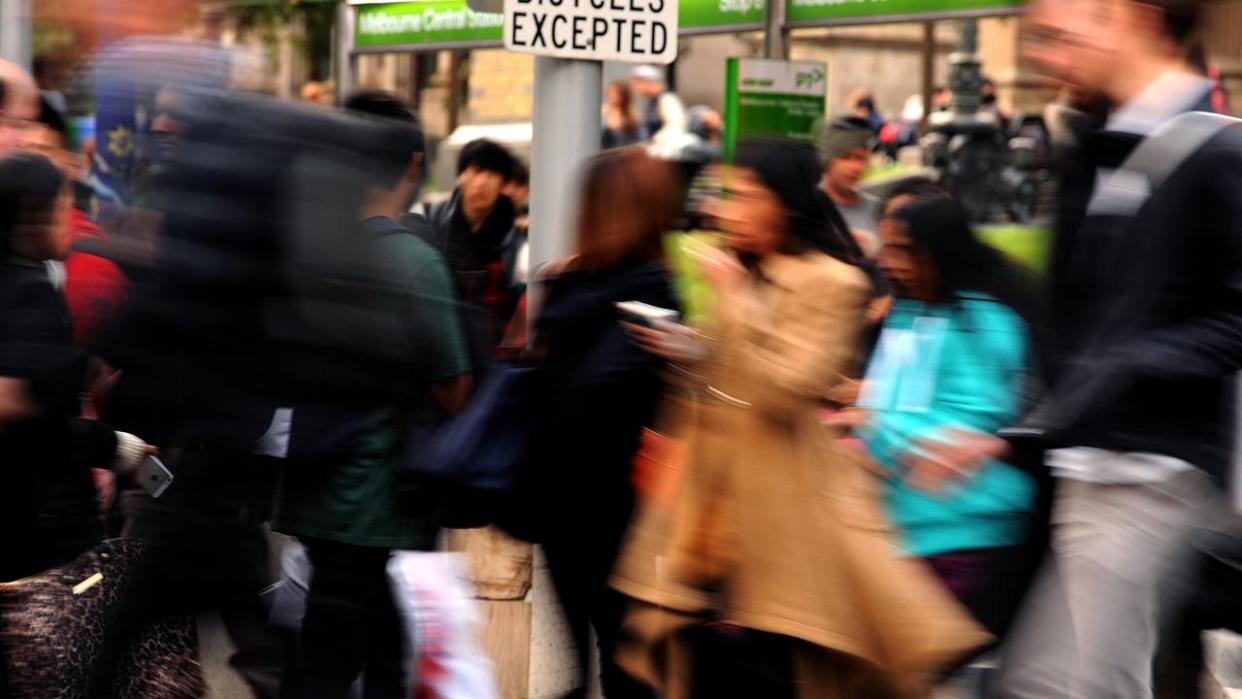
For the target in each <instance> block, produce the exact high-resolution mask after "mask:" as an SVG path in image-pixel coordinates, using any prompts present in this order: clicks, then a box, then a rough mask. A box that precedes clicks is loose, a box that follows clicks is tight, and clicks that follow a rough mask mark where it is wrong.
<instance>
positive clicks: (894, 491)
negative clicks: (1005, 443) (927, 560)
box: [859, 293, 1035, 556]
mask: <svg viewBox="0 0 1242 699" xmlns="http://www.w3.org/2000/svg"><path fill="white" fill-rule="evenodd" d="M1027 349H1028V340H1027V333H1026V328H1025V326H1024V325H1023V322H1022V319H1021V318H1019V317H1018V315H1017V314H1016V313H1014V312H1013V311H1012V310H1011V309H1009V308H1008V307H1007V306H1005V305H1004V304H1001V303H999V302H997V301H996V300H995V299H993V298H991V297H989V296H986V295H984V294H977V293H970V294H966V295H962V296H959V298H958V299H957V300H956V301H955V302H954V303H946V304H934V305H933V304H924V303H921V302H917V301H908V300H901V301H898V302H897V303H896V305H895V306H894V307H893V310H892V313H890V314H889V317H888V319H887V320H886V321H885V323H884V331H883V333H882V334H881V336H880V342H879V345H878V347H877V350H876V353H875V355H874V357H873V358H872V361H871V364H870V366H869V367H868V370H867V377H866V381H865V382H864V386H863V395H862V396H861V398H860V401H859V402H860V404H861V405H862V406H863V407H866V408H869V409H870V411H871V415H870V417H869V420H868V423H867V424H866V425H865V426H864V427H863V429H862V432H861V436H862V437H863V439H864V441H865V442H866V444H867V448H868V451H870V453H871V455H872V457H873V458H874V459H875V460H876V461H877V462H878V463H879V464H880V465H881V466H882V467H884V468H885V469H886V470H887V473H888V475H889V478H888V481H887V483H886V491H885V493H884V497H885V500H886V504H887V507H888V512H889V515H890V516H891V517H892V518H893V521H894V523H895V524H896V525H897V526H898V527H899V529H900V530H901V533H902V536H903V543H904V545H905V548H906V549H907V550H908V551H909V552H910V553H911V554H913V555H916V556H932V555H935V554H939V553H947V552H950V551H966V550H972V549H982V548H993V547H1000V546H1012V545H1016V544H1018V543H1020V542H1021V541H1022V540H1023V538H1024V536H1025V534H1026V522H1027V515H1028V513H1029V512H1030V511H1031V509H1032V507H1033V505H1034V500H1035V485H1034V482H1033V481H1032V479H1031V478H1030V476H1028V475H1027V474H1025V473H1023V472H1022V471H1020V470H1018V469H1016V468H1013V467H1012V466H1009V465H1006V464H1003V463H1001V462H999V461H994V460H992V461H988V462H987V463H985V464H984V465H983V466H982V467H981V468H980V469H979V470H978V471H976V472H975V473H974V474H972V475H971V476H970V477H969V478H968V479H966V480H957V481H953V482H952V483H950V484H947V485H946V487H945V489H944V490H942V491H941V492H939V493H928V492H926V491H923V490H919V489H917V488H914V487H912V486H910V485H909V484H907V482H906V476H907V469H906V468H905V467H904V466H903V465H902V463H901V457H902V456H903V455H904V454H906V453H907V452H909V451H910V450H911V449H913V448H914V445H915V443H916V442H920V441H924V440H935V439H937V438H938V436H939V435H942V434H943V433H944V432H945V431H946V430H951V429H967V430H977V431H980V432H987V433H991V432H995V431H996V430H997V429H999V428H1001V427H1004V426H1006V425H1011V424H1013V423H1014V421H1015V420H1016V419H1017V418H1018V411H1019V403H1020V401H1021V396H1022V381H1023V379H1024V375H1025V367H1026V356H1027Z"/></svg>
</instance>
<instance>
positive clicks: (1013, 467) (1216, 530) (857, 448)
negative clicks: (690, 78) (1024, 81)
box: [0, 0, 1242, 699]
mask: <svg viewBox="0 0 1242 699" xmlns="http://www.w3.org/2000/svg"><path fill="white" fill-rule="evenodd" d="M1200 9H1201V8H1200V4H1199V3H1196V2H1191V1H1189V0H1119V1H1114V0H1035V1H1034V2H1033V3H1032V6H1031V8H1030V10H1029V14H1028V16H1027V18H1026V20H1025V22H1026V25H1027V26H1028V27H1029V28H1030V35H1029V37H1028V38H1027V39H1026V44H1025V46H1024V51H1025V52H1026V54H1027V56H1028V57H1029V58H1030V59H1031V60H1032V61H1033V62H1034V63H1035V64H1036V65H1038V66H1040V67H1041V68H1042V69H1043V70H1044V71H1045V72H1046V73H1047V74H1048V76H1049V77H1050V78H1051V79H1053V80H1055V81H1057V83H1058V84H1059V85H1060V86H1061V88H1062V93H1061V94H1062V96H1061V98H1060V99H1059V101H1058V104H1057V105H1056V107H1057V109H1056V110H1054V113H1055V114H1056V115H1058V117H1059V118H1060V119H1062V122H1060V123H1059V125H1058V128H1055V129H1053V132H1054V133H1055V134H1058V136H1059V139H1058V143H1057V148H1058V152H1057V157H1056V163H1057V166H1058V173H1057V174H1058V178H1059V182H1060V187H1059V196H1058V202H1057V215H1056V220H1055V222H1054V244H1053V246H1052V252H1051V257H1050V259H1049V261H1048V264H1047V267H1046V268H1041V269H1033V268H1028V267H1025V266H1023V265H1022V264H1020V263H1018V262H1016V261H1015V260H1013V259H1011V258H1009V257H1008V256H1006V255H1005V254H1003V253H1002V252H1000V251H998V250H997V249H995V248H993V247H990V246H988V245H986V244H984V243H983V242H981V241H980V239H979V238H978V237H977V236H976V234H975V232H974V230H973V229H972V226H971V223H970V221H971V217H970V216H969V212H967V211H966V210H965V209H964V208H963V206H962V205H961V204H960V203H959V201H958V199H957V198H956V197H955V195H954V193H953V192H952V191H948V190H947V189H945V188H944V187H942V186H941V185H939V184H937V183H936V182H934V181H931V180H928V179H923V178H913V179H908V180H906V181H904V182H902V183H900V184H899V185H898V186H896V187H895V188H893V189H892V190H891V191H889V192H887V193H886V195H885V196H884V197H883V198H877V197H874V196H872V195H871V194H868V193H867V192H864V191H862V190H861V186H860V182H861V180H862V177H863V174H864V172H865V170H866V168H867V162H868V158H869V156H870V153H871V152H872V150H873V148H874V147H875V144H876V143H877V139H879V138H880V137H881V132H882V131H883V129H884V127H883V124H882V120H880V119H878V118H877V113H876V110H875V108H874V104H873V103H871V101H870V100H869V99H860V100H858V105H857V106H858V109H857V112H856V113H849V114H843V115H840V116H838V117H835V118H830V119H827V120H825V121H824V123H823V124H821V125H820V126H819V128H818V129H817V131H816V134H815V138H814V143H813V144H805V143H798V142H794V141H790V140H784V139H774V138H773V139H757V140H752V141H748V142H743V143H740V144H738V145H737V147H736V149H735V152H734V157H733V158H732V161H731V162H729V163H723V162H720V161H719V157H718V154H717V155H715V156H711V155H709V156H707V157H704V158H699V156H698V155H697V154H698V153H699V151H695V153H696V155H695V156H694V157H693V158H692V160H694V162H695V164H696V167H693V168H687V167H684V166H683V165H684V163H683V164H678V163H674V162H671V161H669V160H667V159H664V158H662V157H660V156H661V155H665V154H667V153H668V152H670V151H667V150H666V149H665V148H664V147H663V146H667V147H669V148H672V149H673V150H675V151H676V152H678V153H681V154H684V153H685V152H686V150H685V146H686V144H687V143H688V141H685V140H684V139H682V138H681V136H682V135H684V134H688V133H693V134H694V135H695V137H696V138H697V139H698V142H696V144H695V147H696V148H697V147H699V146H702V145H704V144H708V145H711V144H714V143H718V141H719V133H720V129H721V124H720V118H719V115H717V114H715V113H708V112H706V111H704V110H696V109H692V110H688V111H687V110H686V109H685V108H684V106H683V105H682V104H681V101H680V100H679V99H678V98H677V97H676V95H675V94H673V93H672V92H671V91H670V90H669V89H668V87H667V85H666V83H665V82H664V80H663V75H662V74H661V73H660V71H659V70H657V69H655V68H651V67H648V66H642V67H639V68H637V69H635V70H634V72H633V75H632V79H631V80H630V81H629V82H628V83H626V82H619V83H614V84H612V85H610V86H609V87H608V97H607V102H606V104H605V105H604V112H603V124H604V128H605V133H604V135H603V145H604V146H605V147H606V148H605V150H603V151H602V152H601V153H599V154H598V155H595V156H593V157H591V158H589V159H588V160H587V161H586V162H584V163H582V164H581V165H580V168H579V171H578V172H579V176H578V178H577V183H578V187H579V190H578V192H577V196H576V199H575V201H576V204H575V209H574V210H572V211H565V212H562V215H563V216H565V217H566V219H567V220H569V221H571V222H572V223H571V229H572V231H573V234H574V240H573V244H572V252H571V253H570V254H568V255H567V256H565V257H562V258H558V259H554V260H550V261H542V260H539V261H535V260H532V259H531V257H530V251H529V244H528V238H529V236H531V235H534V236H538V235H539V234H540V232H539V231H538V230H536V231H529V232H528V230H527V228H528V226H527V221H526V211H527V209H528V202H527V200H528V192H529V180H530V173H529V170H528V168H527V166H526V165H525V164H524V163H523V162H521V160H520V159H519V158H518V157H516V156H515V155H514V154H513V153H512V152H510V151H509V150H508V149H506V148H505V147H504V146H502V145H500V144H498V143H495V142H492V141H489V140H478V141H474V142H471V143H469V144H467V145H465V146H464V147H463V148H462V149H461V150H460V152H459V153H458V154H457V162H456V175H457V179H456V183H455V187H454V189H453V191H452V193H451V195H450V196H449V197H448V198H447V199H445V200H443V201H440V202H437V203H425V202H421V201H420V197H421V194H422V190H423V183H424V178H425V174H426V171H427V166H428V162H427V158H428V153H427V151H428V149H427V145H426V139H425V136H424V134H423V132H422V130H421V128H420V126H419V123H418V120H417V119H416V118H415V116H414V115H413V113H412V112H411V110H410V109H409V107H408V106H407V105H406V104H404V103H403V101H402V100H401V99H400V98H398V97H396V96H394V95H392V94H389V93H386V92H383V91H378V90H360V91H356V92H354V93H351V94H349V95H347V96H346V97H345V99H344V100H343V101H342V102H341V104H340V105H339V107H338V106H332V105H328V104H326V102H327V101H328V100H327V98H326V97H325V94H326V92H325V90H324V89H322V86H319V89H317V90H308V91H307V92H306V94H304V96H303V97H304V101H305V102H306V104H293V103H282V102H278V101H275V100H272V99H269V98H267V97H264V96H261V95H254V94H246V93H243V92H239V91H235V90H232V89H230V88H229V86H228V85H227V84H226V83H224V82H220V81H216V82H212V81H211V80H206V81H204V82H200V81H191V80H185V81H177V82H172V81H168V80H167V79H164V78H161V79H158V80H156V81H155V82H153V83H152V82H150V81H149V80H148V81H147V82H146V83H145V84H144V83H143V82H142V81H141V80H138V79H137V78H135V80H136V81H137V82H138V83H139V85H138V86H137V88H136V90H135V91H136V93H138V94H139V95H140V100H142V99H145V100H147V102H148V104H147V105H146V111H147V114H148V118H147V120H146V122H145V125H146V131H147V133H148V134H149V136H148V137H147V138H144V139H143V141H142V142H143V144H144V148H145V149H147V150H146V151H145V152H144V154H143V157H144V158H146V159H147V160H149V161H150V162H149V163H148V167H140V168H135V170H134V178H135V182H134V183H132V186H131V187H128V188H127V190H128V191H129V193H130V198H129V200H128V201H124V202H121V203H120V204H117V203H116V202H113V205H112V206H110V207H105V206H101V205H100V193H99V190H98V189H97V188H96V187H95V186H94V185H93V184H92V183H95V182H97V180H96V179H94V178H93V177H92V172H93V171H94V170H95V169H97V167H98V165H97V163H96V161H95V159H94V158H91V159H90V162H87V159H86V158H85V157H84V155H83V152H82V151H83V149H82V148H81V147H80V146H79V144H76V143H75V140H76V138H77V137H76V135H75V134H74V133H73V131H72V130H71V129H70V128H69V127H68V125H67V124H68V123H69V122H68V120H67V119H66V116H65V114H64V111H63V106H62V105H60V104H58V101H57V99H56V98H55V96H54V95H52V94H49V93H42V92H40V91H39V90H38V87H37V86H36V85H35V83H34V81H33V80H32V79H31V78H30V76H28V75H26V74H25V73H24V72H23V71H21V70H20V69H18V68H16V67H15V66H12V65H10V64H7V63H0V463H2V464H3V465H4V474H5V478H6V480H5V484H4V487H3V488H2V489H0V500H2V502H0V533H2V534H0V535H2V537H3V538H2V539H0V540H2V541H3V547H2V549H0V580H2V581H8V582H4V583H2V584H0V673H2V674H0V686H3V687H4V695H5V696H14V697H44V696H83V697H86V696H90V697H94V696H99V697H110V696H127V697H128V696H147V697H153V696H154V697H192V696H201V695H203V693H204V692H205V687H204V685H203V681H202V677H201V670H199V668H198V661H197V650H196V640H195V636H194V633H193V623H194V621H193V620H194V615H195V614H198V613H200V612H203V611H206V610H214V611H218V612H219V613H220V615H221V618H222V619H223V621H224V623H225V626H226V628H227V631H228V633H229V636H230V637H231V640H232V642H233V644H234V646H235V647H236V653H235V654H234V655H233V656H232V657H231V658H230V664H231V665H232V667H233V668H234V669H235V670H237V671H238V672H239V673H240V674H241V675H242V676H243V677H244V678H245V680H246V681H247V682H248V684H249V685H250V687H251V689H252V690H253V691H254V693H255V694H256V695H257V696H262V697H277V696H279V697H288V698H300V697H325V698H327V697H330V698H332V699H339V698H341V697H346V696H361V697H367V698H379V697H399V696H415V697H444V698H446V699H447V698H448V697H454V698H456V697H462V698H463V699H464V698H466V697H469V698H470V699H489V698H490V697H492V696H496V688H495V682H494V680H492V679H491V678H490V674H489V673H490V667H489V666H488V665H487V663H486V662H484V663H483V664H482V665H481V667H482V668H483V671H482V679H481V680H478V678H477V677H476V678H475V679H476V680H478V681H476V682H474V683H473V684H470V685H469V686H470V687H471V688H470V689H464V687H465V685H464V684H463V685H456V687H457V689H455V690H448V689H444V688H443V687H444V685H437V684H436V683H437V682H438V681H441V680H442V679H443V678H444V677H445V676H447V675H451V674H453V673H454V672H459V671H460V670H461V668H460V667H457V668H456V669H454V667H453V663H452V662H448V661H447V660H445V659H444V658H438V659H434V660H430V659H428V657H427V653H429V652H432V651H429V650H428V648H431V649H433V650H435V649H443V648H447V647H449V645H450V644H448V643H446V642H445V640H444V638H443V633H444V629H443V628H439V627H436V626H435V625H434V624H428V623H425V622H426V619H425V618H424V617H422V616H420V615H424V614H427V613H428V612H427V609H428V604H429V603H428V600H429V599H432V598H433V597H435V595H434V594H433V592H432V591H431V589H430V588H429V587H427V586H430V585H432V584H433V583H432V582H429V581H430V580H432V579H438V578H437V576H435V575H431V576H423V577H422V578H421V582H418V581H415V578H418V576H417V575H412V574H411V573H412V572H417V571H419V570H426V571H433V570H434V571H444V570H449V571H451V570H452V568H451V566H448V567H444V566H445V563H444V559H442V558H438V557H437V556H438V554H436V553H435V552H436V551H438V550H439V547H440V542H439V537H440V533H441V531H442V529H444V528H445V527H454V528H456V527H478V526H483V525H495V526H498V527H499V528H501V529H503V530H504V531H506V532H508V533H509V534H510V535H512V536H514V537H517V538H520V539H523V540H526V541H530V542H533V543H538V544H540V545H541V546H542V548H543V550H544V553H545V555H546V558H547V562H548V567H549V570H550V572H551V578H552V581H553V583H554V585H555V588H556V590H555V591H556V596H557V599H558V601H559V604H560V606H561V610H562V612H563V617H564V619H565V622H566V625H567V627H568V628H569V631H570V637H571V639H572V641H573V645H574V648H575V650H576V652H577V657H576V667H577V668H578V674H577V677H576V682H575V688H574V689H573V690H572V691H571V692H570V693H569V694H568V695H567V696H571V697H586V696H587V692H588V688H589V687H590V686H591V684H592V682H591V680H592V675H593V673H594V670H593V661H592V657H593V653H592V649H593V647H594V648H595V649H597V651H598V668H599V677H600V684H601V686H602V692H603V695H604V696H605V697H608V698H609V699H626V698H629V697H633V698H646V697H664V698H666V699H677V698H678V697H732V696H738V697H764V698H765V699H767V698H772V699H781V698H783V697H789V698H790V699H793V698H794V697H805V698H809V697H815V698H816V699H819V698H823V697H841V698H842V699H847V698H848V699H858V698H863V697H876V698H880V697H891V698H897V697H910V698H915V697H927V696H930V695H931V693H932V692H933V691H935V688H936V687H938V686H941V685H944V684H946V683H952V682H958V683H961V682H963V681H965V680H967V679H969V680H971V681H974V686H973V687H972V688H970V689H969V690H968V691H969V692H972V693H973V695H974V696H981V697H999V698H1012V699H1027V698H1029V699H1057V698H1060V697H1065V698H1067V699H1068V698H1070V697H1074V698H1080V697H1081V698H1084V699H1085V698H1087V697H1090V698H1091V699H1143V698H1146V697H1155V696H1162V697H1163V696H1168V697H1193V696H1199V694H1198V693H1199V686H1198V682H1199V677H1200V674H1201V671H1202V669H1203V665H1204V656H1203V652H1202V648H1201V646H1200V644H1199V641H1198V639H1199V638H1200V631H1202V630H1203V629H1210V628H1218V627H1236V626H1237V624H1238V619H1239V618H1242V617H1240V616H1239V615H1238V612H1239V611H1240V610H1242V607H1240V606H1238V605H1237V600H1236V599H1235V597H1236V590H1237V589H1238V588H1237V584H1238V583H1239V582H1242V579H1239V578H1238V577H1237V573H1236V570H1237V568H1238V567H1239V566H1238V564H1239V562H1240V561H1242V527H1239V520H1238V518H1237V515H1236V514H1235V513H1234V511H1233V509H1232V508H1231V507H1230V504H1229V499H1228V489H1229V487H1230V485H1231V484H1232V480H1233V478H1234V476H1235V474H1234V473H1233V467H1234V463H1235V460H1236V458H1237V457H1236V455H1235V444H1234V438H1235V424H1236V417H1237V416H1236V407H1235V398H1236V393H1235V390H1236V386H1235V376H1236V375H1237V373H1238V371H1239V370H1240V369H1242V305H1236V304H1242V209H1240V208H1239V207H1240V202H1242V199H1239V193H1240V192H1242V182H1234V180H1235V179H1238V178H1239V177H1242V131H1240V130H1239V128H1238V126H1237V122H1235V121H1234V120H1232V119H1229V118H1227V117H1224V116H1222V115H1220V114H1217V113H1216V112H1219V111H1220V108H1221V106H1222V104H1221V100H1220V95H1219V93H1218V92H1217V91H1216V90H1215V89H1214V85H1213V83H1212V81H1211V80H1209V79H1207V78H1204V77H1203V76H1202V73H1201V71H1200V70H1198V69H1197V68H1195V67H1194V66H1193V65H1192V62H1191V61H1189V60H1188V59H1187V46H1188V44H1189V43H1190V42H1191V40H1192V38H1193V36H1194V33H1195V30H1196V23H1197V21H1198V15H1199V11H1200ZM160 50H167V51H173V52H174V53H175V52H177V51H180V50H181V49H179V48H178V47H177V46H176V45H175V44H168V45H164V46H162V47H161V48H160ZM136 55H138V56H141V57H142V60H143V61H150V55H149V54H147V53H143V52H138V53H137V54H136ZM202 55H204V54H200V55H199V57H200V58H201V56H202ZM115 65H117V66H119V67H124V62H123V61H118V62H117V63H116V64H115ZM1117 65H1126V66H1128V69H1127V70H1126V71H1117V70H1116V66H1117ZM131 67H135V66H131ZM634 94H637V95H640V96H642V97H643V98H645V99H646V100H647V104H648V109H647V111H646V113H645V114H644V115H643V116H642V117H640V116H638V114H637V112H636V111H635V107H634V103H633V95H634ZM642 144H647V146H646V147H645V146H643V145H642ZM110 145H111V146H115V145H116V144H115V143H113V144H110ZM674 146H675V147H674ZM703 162H706V163H707V164H706V165H705V166H703V167H699V165H702V163H703ZM536 165H537V166H547V165H546V164H536ZM688 173H689V175H690V176H687V174H688ZM109 201H111V200H109ZM536 263H541V264H536ZM272 532H276V533H279V534H280V535H282V536H283V537H285V538H283V539H281V541H284V542H285V543H284V544H283V545H282V546H281V548H282V549H283V550H282V551H279V553H280V555H279V558H280V559H281V560H280V561H279V564H274V559H275V558H276V557H277V553H278V551H277V550H274V549H273V541H274V540H275V537H274V536H273V535H272ZM274 568H279V569H280V574H279V575H278V576H276V577H277V579H276V580H274V579H273V572H272V571H273V569H274ZM1231 576H1232V577H1231ZM444 577H445V579H448V578H452V577H453V576H452V574H451V573H450V574H446V575H445V576H444ZM272 583H276V585H275V586H271V585H272ZM444 584H449V585H450V586H451V585H452V584H453V583H444ZM1222 591H1223V592H1222ZM437 599H438V598H437ZM411 600H413V602H411ZM420 604H421V605H422V606H420ZM411 610H413V611H411ZM420 620H422V621H423V622H424V623H419V622H420ZM436 628H439V630H438V631H437V630H435V629H436ZM429 629H430V630H429ZM444 652H448V651H444ZM420 654H422V655H421V656H420ZM959 689H960V688H959ZM963 691H965V690H963ZM454 692H456V693H454Z"/></svg>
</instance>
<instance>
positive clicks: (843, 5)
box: [786, 0, 1025, 23]
mask: <svg viewBox="0 0 1242 699" xmlns="http://www.w3.org/2000/svg"><path fill="white" fill-rule="evenodd" d="M786 2H788V5H787V6H786V17H787V18H788V20H789V21H790V22H792V23H816V22H825V21H833V20H840V21H850V20H860V21H861V20H867V19H871V18H882V17H894V18H895V17H899V16H906V15H920V16H936V15H952V14H959V15H960V14H962V13H968V12H979V13H984V12H987V11H990V10H1007V9H1017V8H1019V7H1021V6H1022V5H1024V4H1025V0H786Z"/></svg>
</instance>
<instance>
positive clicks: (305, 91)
mask: <svg viewBox="0 0 1242 699" xmlns="http://www.w3.org/2000/svg"><path fill="white" fill-rule="evenodd" d="M300 96H301V98H302V101H303V102H307V103H309V104H317V105H320V106H322V107H331V106H332V90H330V89H329V88H328V86H327V85H325V84H324V83H322V82H320V81H318V80H308V81H306V82H305V83H304V84H303V85H302V90H301V92H300Z"/></svg>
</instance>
